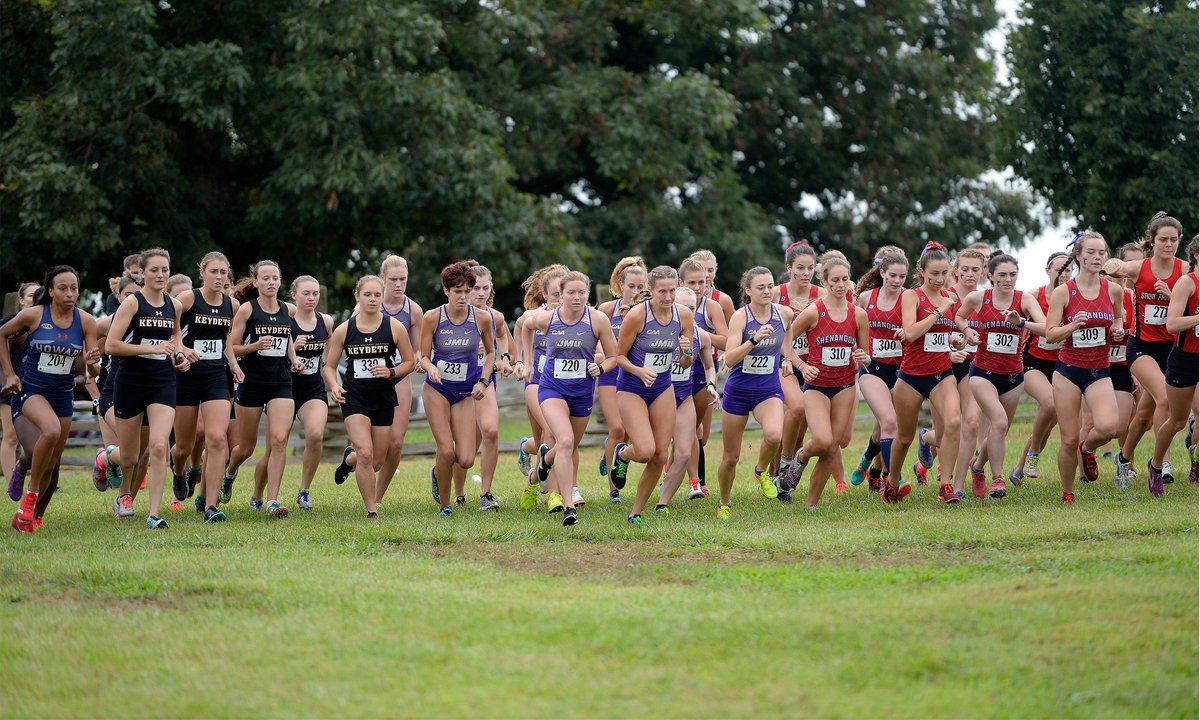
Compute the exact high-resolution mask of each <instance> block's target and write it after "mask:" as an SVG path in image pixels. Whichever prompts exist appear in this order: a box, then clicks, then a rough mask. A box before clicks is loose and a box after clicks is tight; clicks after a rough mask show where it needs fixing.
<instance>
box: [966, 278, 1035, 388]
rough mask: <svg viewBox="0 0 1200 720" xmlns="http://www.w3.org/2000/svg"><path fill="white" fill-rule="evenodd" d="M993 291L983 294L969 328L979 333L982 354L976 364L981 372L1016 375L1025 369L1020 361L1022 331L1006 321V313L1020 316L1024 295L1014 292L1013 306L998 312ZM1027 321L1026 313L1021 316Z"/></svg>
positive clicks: (985, 291) (976, 357) (1017, 291)
mask: <svg viewBox="0 0 1200 720" xmlns="http://www.w3.org/2000/svg"><path fill="white" fill-rule="evenodd" d="M993 292H995V291H994V290H991V289H988V290H984V291H983V302H982V303H980V305H979V309H978V310H976V311H975V312H974V313H973V314H972V315H971V317H970V318H968V325H970V326H971V327H972V328H975V331H976V332H978V333H979V350H978V351H977V352H976V353H975V360H974V364H975V367H977V368H979V369H980V370H985V371H987V372H990V373H996V374H998V375H1016V374H1018V373H1020V372H1022V371H1023V370H1024V369H1025V362H1024V359H1022V357H1021V333H1023V332H1025V331H1024V329H1023V328H1020V327H1013V326H1012V325H1010V324H1009V323H1008V321H1007V320H1005V319H1004V312H1005V311H1006V310H1016V311H1017V312H1018V313H1020V312H1021V295H1022V293H1021V291H1020V290H1014V291H1013V297H1012V303H1011V304H1010V305H1009V306H1008V307H1006V308H1004V310H999V309H997V308H996V306H995V304H994V298H993V295H992V293H993ZM1021 316H1022V317H1024V313H1021Z"/></svg>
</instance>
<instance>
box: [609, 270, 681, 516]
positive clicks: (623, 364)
mask: <svg viewBox="0 0 1200 720" xmlns="http://www.w3.org/2000/svg"><path fill="white" fill-rule="evenodd" d="M646 282H647V284H648V291H647V293H648V295H647V294H646V293H643V298H644V299H639V302H638V304H636V305H634V306H633V307H631V308H629V311H628V312H627V313H626V314H625V319H624V320H623V321H622V322H621V337H620V338H618V340H617V363H618V365H619V366H620V368H621V372H620V373H619V374H618V375H617V404H618V405H619V406H620V408H621V421H622V423H623V424H624V425H625V434H626V435H627V436H628V438H629V440H628V442H623V443H620V444H618V445H617V449H616V450H615V451H613V464H612V469H611V470H610V471H609V479H610V480H611V481H612V484H613V485H614V486H615V487H616V488H617V489H618V490H621V489H624V487H625V481H626V479H627V477H628V475H629V463H631V462H638V463H645V467H644V468H643V469H642V474H641V477H639V478H638V487H637V495H636V496H635V497H634V501H633V507H632V508H630V510H632V512H630V513H629V514H628V515H627V516H626V518H625V519H626V520H627V521H629V522H630V523H632V524H634V525H640V524H641V523H642V508H644V507H646V503H647V502H649V500H650V494H651V493H652V492H653V491H654V486H655V485H657V484H658V479H659V477H660V476H661V475H662V471H663V467H664V466H665V465H666V463H667V453H668V451H669V449H670V445H671V432H672V431H673V430H674V429H675V393H674V392H673V391H672V389H671V358H673V357H674V356H675V354H676V352H677V351H679V352H680V354H681V355H682V357H681V360H680V364H681V365H682V366H683V367H685V368H690V367H691V365H692V360H693V357H692V338H693V337H695V334H696V326H695V321H694V320H693V316H692V313H691V312H690V311H688V310H687V309H686V308H681V307H679V306H678V305H676V304H675V290H676V288H678V287H679V275H678V273H676V272H675V268H672V267H667V266H666V265H659V266H658V267H656V268H654V269H653V270H651V271H650V274H649V275H648V276H647V277H646ZM680 348H683V349H682V350H681V351H680Z"/></svg>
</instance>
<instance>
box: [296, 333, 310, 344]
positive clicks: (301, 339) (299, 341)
mask: <svg viewBox="0 0 1200 720" xmlns="http://www.w3.org/2000/svg"><path fill="white" fill-rule="evenodd" d="M295 341H296V344H297V345H303V344H304V343H306V342H308V336H307V335H297V336H296V337H295Z"/></svg>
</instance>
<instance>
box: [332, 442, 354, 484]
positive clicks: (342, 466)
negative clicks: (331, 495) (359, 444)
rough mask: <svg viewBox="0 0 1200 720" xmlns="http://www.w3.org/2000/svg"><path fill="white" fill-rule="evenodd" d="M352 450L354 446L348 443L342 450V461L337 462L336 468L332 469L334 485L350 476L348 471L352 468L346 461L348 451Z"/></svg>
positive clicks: (348, 457)
mask: <svg viewBox="0 0 1200 720" xmlns="http://www.w3.org/2000/svg"><path fill="white" fill-rule="evenodd" d="M352 452H354V448H352V447H350V446H349V445H347V446H346V448H345V449H344V450H342V462H341V463H339V464H338V466H337V468H336V469H335V470H334V471H333V484H334V485H341V484H342V483H344V482H346V478H348V477H350V471H351V470H353V469H354V468H352V467H350V466H349V465H348V464H347V463H346V461H347V460H349V459H350V453H352Z"/></svg>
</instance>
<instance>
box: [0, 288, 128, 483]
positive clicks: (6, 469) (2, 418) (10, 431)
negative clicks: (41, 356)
mask: <svg viewBox="0 0 1200 720" xmlns="http://www.w3.org/2000/svg"><path fill="white" fill-rule="evenodd" d="M130 282H133V281H132V280H130ZM41 287H42V286H41V285H38V284H37V283H35V282H27V283H22V284H21V286H20V287H19V288H18V289H17V312H21V311H22V310H24V309H25V308H30V307H33V294H34V293H35V292H37V291H38V289H40V288H41ZM13 317H16V315H13V316H12V317H6V318H4V320H3V321H0V324H3V323H6V322H8V321H9V320H12V318H13ZM7 342H8V356H9V357H11V358H12V359H13V372H14V374H16V376H17V377H20V376H21V367H22V363H21V361H22V359H23V358H24V356H25V338H24V337H15V338H11V339H10V340H8V341H7ZM0 436H2V437H0V476H3V477H5V478H8V496H9V497H10V498H12V501H13V502H20V501H21V494H22V491H23V489H24V486H25V471H24V470H18V466H17V432H16V430H15V429H14V428H13V421H12V408H11V407H10V406H9V398H8V396H7V395H0ZM25 464H26V465H28V461H26V463H25ZM25 470H28V468H27V467H26V468H25Z"/></svg>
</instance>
